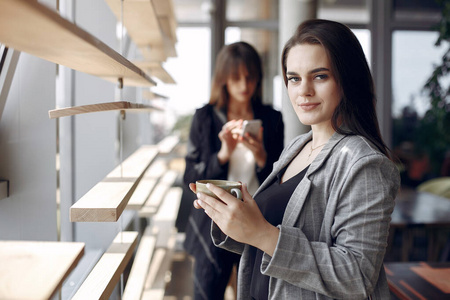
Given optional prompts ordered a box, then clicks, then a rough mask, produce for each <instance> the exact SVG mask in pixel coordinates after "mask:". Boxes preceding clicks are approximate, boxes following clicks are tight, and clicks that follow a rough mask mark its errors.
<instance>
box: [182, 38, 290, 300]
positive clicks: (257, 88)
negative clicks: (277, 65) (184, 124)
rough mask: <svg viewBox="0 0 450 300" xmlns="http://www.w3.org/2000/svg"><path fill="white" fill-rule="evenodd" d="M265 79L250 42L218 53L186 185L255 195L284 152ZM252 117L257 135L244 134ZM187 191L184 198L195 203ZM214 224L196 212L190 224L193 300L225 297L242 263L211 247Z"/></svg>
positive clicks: (194, 130)
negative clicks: (233, 184)
mask: <svg viewBox="0 0 450 300" xmlns="http://www.w3.org/2000/svg"><path fill="white" fill-rule="evenodd" d="M262 76H263V74H262V68H261V60H260V57H259V55H258V53H257V52H256V50H255V49H254V48H253V47H252V46H251V45H249V44H248V43H245V42H237V43H234V44H230V45H227V46H225V47H224V48H223V49H222V50H221V51H220V53H219V54H218V56H217V60H216V68H215V73H214V77H213V83H212V88H211V98H210V101H209V103H208V104H206V105H205V106H203V107H202V108H200V109H197V111H196V112H195V115H194V117H193V120H192V125H191V130H190V136H189V143H188V153H187V155H186V170H185V174H184V183H185V185H186V186H187V185H188V184H189V183H191V182H195V181H196V180H200V179H228V180H235V181H242V182H245V183H246V184H247V185H248V186H249V187H250V192H255V191H256V189H257V188H258V187H259V185H260V183H262V182H263V181H264V179H265V178H266V177H267V176H268V175H269V174H270V172H271V171H272V164H273V163H274V162H275V161H276V160H277V159H278V157H279V155H280V153H281V151H282V149H283V141H284V124H283V120H282V116H281V113H280V112H278V111H276V110H274V109H273V108H272V107H270V106H268V105H264V104H263V103H262V86H261V83H262ZM254 119H260V120H262V127H261V129H260V130H259V132H258V134H256V135H250V134H245V135H244V136H241V135H240V134H239V132H240V130H241V129H242V124H243V121H244V120H254ZM185 190H186V191H187V194H186V195H185V197H186V196H187V197H189V198H191V199H192V200H193V199H195V195H194V194H193V193H192V192H191V191H190V190H189V189H188V188H186V189H185ZM183 201H184V200H183ZM191 203H192V201H189V204H190V205H191ZM210 223H211V219H210V218H209V217H208V216H207V215H206V214H204V213H203V212H201V211H197V210H192V211H191V213H190V216H189V219H188V223H187V226H186V240H185V243H184V246H185V249H186V251H187V252H188V253H189V254H191V255H192V256H193V257H194V258H195V263H194V299H223V296H224V292H225V288H226V286H227V283H228V281H229V277H230V273H231V270H232V267H233V264H235V263H237V262H238V260H239V257H238V256H237V255H236V254H233V253H231V252H228V251H226V250H223V249H219V248H217V247H215V246H214V245H213V243H212V241H211V238H210V226H211V225H210Z"/></svg>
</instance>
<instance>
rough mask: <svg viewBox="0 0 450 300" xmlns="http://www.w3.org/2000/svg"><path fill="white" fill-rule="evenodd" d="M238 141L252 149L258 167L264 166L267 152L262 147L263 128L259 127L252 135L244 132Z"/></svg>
mask: <svg viewBox="0 0 450 300" xmlns="http://www.w3.org/2000/svg"><path fill="white" fill-rule="evenodd" d="M239 141H240V142H241V143H243V144H244V145H245V146H246V147H247V148H248V149H250V151H252V153H253V156H254V157H255V162H256V164H257V165H258V167H260V168H264V166H265V165H266V161H267V152H266V149H265V148H264V140H263V128H262V127H261V128H260V129H259V132H258V135H257V136H252V135H251V134H249V133H248V132H246V133H245V135H244V136H242V137H240V140H239Z"/></svg>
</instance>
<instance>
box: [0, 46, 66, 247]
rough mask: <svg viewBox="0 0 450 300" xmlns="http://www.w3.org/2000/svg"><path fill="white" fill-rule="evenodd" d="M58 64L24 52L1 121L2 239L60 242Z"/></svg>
mask: <svg viewBox="0 0 450 300" xmlns="http://www.w3.org/2000/svg"><path fill="white" fill-rule="evenodd" d="M55 73H56V67H55V64H53V63H50V62H47V61H44V60H41V59H39V58H36V57H33V56H30V55H28V54H25V53H22V54H20V57H19V61H18V65H17V68H16V71H15V74H14V77H13V80H12V83H11V88H10V90H9V94H8V96H7V98H6V104H5V108H4V111H3V114H2V116H1V120H0V177H1V178H3V179H7V180H9V184H10V196H9V197H8V198H6V199H3V200H0V240H52V241H54V240H56V238H57V226H56V166H55V156H56V126H55V121H54V120H50V119H49V118H48V111H49V110H50V109H53V108H54V105H55Z"/></svg>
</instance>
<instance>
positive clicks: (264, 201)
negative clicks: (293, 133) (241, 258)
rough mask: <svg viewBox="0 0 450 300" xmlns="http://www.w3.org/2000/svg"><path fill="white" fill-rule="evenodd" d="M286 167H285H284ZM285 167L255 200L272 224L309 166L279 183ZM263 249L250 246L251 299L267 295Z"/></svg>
mask: <svg viewBox="0 0 450 300" xmlns="http://www.w3.org/2000/svg"><path fill="white" fill-rule="evenodd" d="M286 168H287V167H286ZM286 168H284V169H283V170H281V171H280V173H278V175H277V177H276V178H275V179H274V180H273V181H272V182H271V184H270V185H269V186H268V187H267V188H266V189H265V190H263V191H261V192H259V193H258V194H257V195H256V197H255V201H256V203H257V204H258V206H259V209H260V210H261V213H262V214H263V215H264V217H265V218H266V220H267V221H268V222H269V223H270V224H272V225H273V226H277V225H279V224H281V223H282V220H283V215H284V211H285V210H286V206H287V204H288V202H289V199H290V198H291V196H292V193H293V192H294V190H295V188H296V187H297V186H298V184H299V183H300V181H301V180H302V179H303V177H304V176H305V174H306V171H307V170H308V168H309V166H308V167H306V168H305V169H303V170H302V171H301V172H300V173H298V174H297V175H295V176H294V177H292V178H290V179H289V180H287V181H285V182H283V183H281V177H282V176H283V174H284V172H285V171H286ZM262 256H263V251H261V250H259V249H258V248H255V247H252V246H250V264H251V265H252V268H253V273H252V280H251V286H250V294H251V295H252V299H255V300H265V299H267V298H268V296H269V278H270V277H269V276H267V275H263V274H261V262H262Z"/></svg>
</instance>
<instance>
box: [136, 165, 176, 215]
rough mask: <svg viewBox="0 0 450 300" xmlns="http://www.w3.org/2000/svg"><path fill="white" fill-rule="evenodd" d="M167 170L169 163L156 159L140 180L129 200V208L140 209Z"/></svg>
mask: <svg viewBox="0 0 450 300" xmlns="http://www.w3.org/2000/svg"><path fill="white" fill-rule="evenodd" d="M166 171H167V163H166V162H165V161H164V160H163V159H156V160H155V161H154V162H153V163H152V164H151V166H150V167H149V168H148V169H147V171H145V174H144V176H143V177H142V179H141V180H140V181H139V184H138V186H137V187H136V190H135V191H134V193H133V195H132V196H131V198H130V200H129V201H128V205H127V209H130V210H140V209H141V208H142V206H143V205H144V204H145V201H147V199H148V197H149V196H150V195H151V193H152V191H153V190H154V188H155V186H156V185H157V183H158V181H159V179H160V178H161V177H162V176H163V174H164V173H165V172H166Z"/></svg>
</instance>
